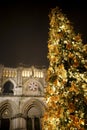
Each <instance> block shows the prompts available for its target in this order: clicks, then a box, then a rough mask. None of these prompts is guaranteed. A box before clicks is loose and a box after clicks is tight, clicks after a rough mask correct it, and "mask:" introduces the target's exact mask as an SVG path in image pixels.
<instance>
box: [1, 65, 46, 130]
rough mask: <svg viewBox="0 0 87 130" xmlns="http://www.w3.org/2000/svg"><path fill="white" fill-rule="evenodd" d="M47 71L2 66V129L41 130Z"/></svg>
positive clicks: (44, 106)
mask: <svg viewBox="0 0 87 130" xmlns="http://www.w3.org/2000/svg"><path fill="white" fill-rule="evenodd" d="M45 87H46V69H45V68H36V67H34V66H31V67H22V66H19V67H16V68H10V67H4V65H0V130H41V118H42V117H43V114H44V111H45V108H46V103H45V98H44V90H45Z"/></svg>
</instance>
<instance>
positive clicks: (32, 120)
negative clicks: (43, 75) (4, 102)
mask: <svg viewBox="0 0 87 130" xmlns="http://www.w3.org/2000/svg"><path fill="white" fill-rule="evenodd" d="M44 112H45V105H44V103H43V101H40V100H39V99H30V100H28V101H27V102H26V103H25V104H24V105H23V109H22V113H23V114H24V115H25V117H26V130H41V129H42V128H41V118H42V117H43V114H44Z"/></svg>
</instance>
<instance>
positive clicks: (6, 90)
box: [2, 81, 14, 95]
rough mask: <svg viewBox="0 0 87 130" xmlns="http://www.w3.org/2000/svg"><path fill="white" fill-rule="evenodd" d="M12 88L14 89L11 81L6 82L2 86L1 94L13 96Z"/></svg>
mask: <svg viewBox="0 0 87 130" xmlns="http://www.w3.org/2000/svg"><path fill="white" fill-rule="evenodd" d="M13 88H14V85H13V83H12V82H11V81H7V82H6V83H5V84H4V86H3V90H2V93H3V94H11V95H13V93H14V92H13Z"/></svg>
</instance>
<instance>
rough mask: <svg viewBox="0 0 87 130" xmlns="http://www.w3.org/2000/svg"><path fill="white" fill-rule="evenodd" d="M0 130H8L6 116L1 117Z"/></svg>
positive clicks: (8, 124)
mask: <svg viewBox="0 0 87 130" xmlns="http://www.w3.org/2000/svg"><path fill="white" fill-rule="evenodd" d="M0 130H10V120H9V119H8V118H6V119H3V118H2V119H1V126H0Z"/></svg>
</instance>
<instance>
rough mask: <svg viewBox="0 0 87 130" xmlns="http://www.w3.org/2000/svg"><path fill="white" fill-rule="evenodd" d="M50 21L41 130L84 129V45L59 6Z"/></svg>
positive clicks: (86, 60) (86, 80)
mask: <svg viewBox="0 0 87 130" xmlns="http://www.w3.org/2000/svg"><path fill="white" fill-rule="evenodd" d="M49 20H50V23H49V26H50V27H49V37H48V55H47V58H48V60H49V67H48V70H47V87H46V93H45V94H46V104H47V110H46V112H45V114H44V117H43V119H42V130H87V44H83V42H82V39H81V35H80V34H76V33H75V31H74V28H73V26H72V24H71V23H70V21H69V20H68V18H67V17H66V15H65V14H63V13H62V11H61V10H60V9H59V8H58V7H56V8H54V9H51V11H50V13H49Z"/></svg>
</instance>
